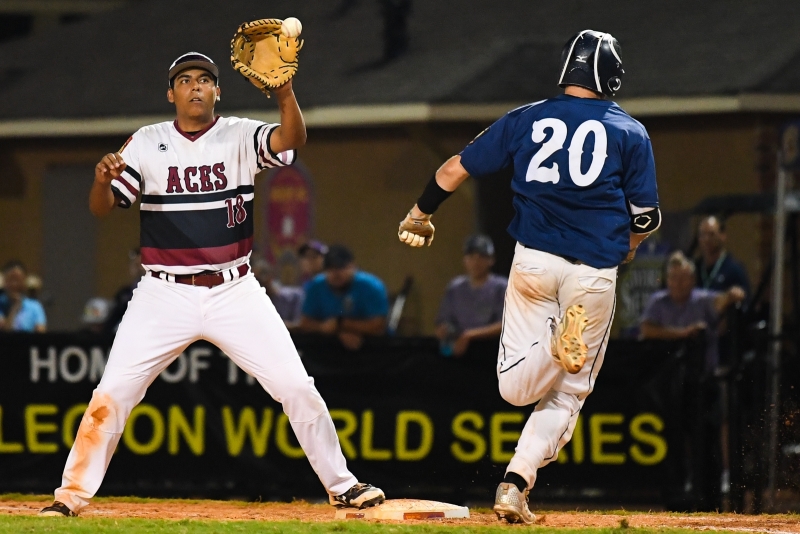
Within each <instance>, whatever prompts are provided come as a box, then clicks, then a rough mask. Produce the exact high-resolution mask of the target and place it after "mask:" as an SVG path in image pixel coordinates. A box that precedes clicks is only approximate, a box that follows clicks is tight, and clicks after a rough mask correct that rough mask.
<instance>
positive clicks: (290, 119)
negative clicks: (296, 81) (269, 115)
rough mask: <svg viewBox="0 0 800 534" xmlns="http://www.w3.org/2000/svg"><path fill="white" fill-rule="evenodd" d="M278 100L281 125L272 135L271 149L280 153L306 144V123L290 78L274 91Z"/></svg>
mask: <svg viewBox="0 0 800 534" xmlns="http://www.w3.org/2000/svg"><path fill="white" fill-rule="evenodd" d="M272 94H273V95H275V98H276V100H277V101H278V111H279V113H280V116H281V125H280V126H278V127H277V128H276V129H275V132H274V133H273V134H272V136H271V137H270V150H272V152H273V153H275V154H280V153H281V152H284V151H286V150H291V149H295V148H300V147H301V146H303V145H305V144H306V123H305V120H303V113H302V112H301V111H300V105H299V104H298V103H297V98H295V96H294V90H293V89H292V81H291V80H289V81H288V82H286V83H285V84H283V85H281V86H280V87H278V88H277V89H274V90H273V91H272Z"/></svg>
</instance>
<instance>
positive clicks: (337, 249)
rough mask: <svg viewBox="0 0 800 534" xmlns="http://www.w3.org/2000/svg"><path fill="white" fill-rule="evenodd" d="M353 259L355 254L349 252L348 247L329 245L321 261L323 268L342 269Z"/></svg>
mask: <svg viewBox="0 0 800 534" xmlns="http://www.w3.org/2000/svg"><path fill="white" fill-rule="evenodd" d="M353 260H355V256H353V253H352V252H350V249H349V248H347V247H346V246H344V245H331V246H330V247H329V248H328V253H327V254H325V261H324V262H323V268H324V269H326V270H327V269H343V268H344V267H347V266H348V265H350V264H351V263H353Z"/></svg>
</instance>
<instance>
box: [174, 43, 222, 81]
mask: <svg viewBox="0 0 800 534" xmlns="http://www.w3.org/2000/svg"><path fill="white" fill-rule="evenodd" d="M192 68H194V69H204V70H207V71H208V72H210V73H211V74H212V75H213V76H214V79H215V80H218V79H219V69H218V68H217V64H216V63H214V62H213V61H212V60H211V58H210V57H208V56H207V55H205V54H201V53H200V52H187V53H185V54H183V55H182V56H180V57H179V58H178V59H176V60H175V61H173V62H172V65H170V66H169V84H170V87H172V80H173V79H175V76H177V75H178V74H180V73H181V72H182V71H185V70H186V69H192Z"/></svg>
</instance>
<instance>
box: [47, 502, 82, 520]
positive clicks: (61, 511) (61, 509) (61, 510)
mask: <svg viewBox="0 0 800 534" xmlns="http://www.w3.org/2000/svg"><path fill="white" fill-rule="evenodd" d="M39 515H43V516H53V517H61V516H64V517H77V516H78V514H76V513H75V512H73V511H72V510H70V509H69V507H68V506H67V505H66V504H64V503H63V502H61V501H53V504H51V505H50V506H48V507H46V508H42V510H41V511H40V512H39Z"/></svg>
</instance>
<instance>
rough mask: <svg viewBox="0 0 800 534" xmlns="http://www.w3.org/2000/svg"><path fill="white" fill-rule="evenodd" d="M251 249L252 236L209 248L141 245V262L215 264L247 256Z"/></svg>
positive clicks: (186, 264) (168, 264) (176, 264)
mask: <svg viewBox="0 0 800 534" xmlns="http://www.w3.org/2000/svg"><path fill="white" fill-rule="evenodd" d="M251 250H253V238H252V236H251V237H248V238H246V239H242V240H241V241H239V242H238V243H233V244H231V245H224V246H221V247H209V248H172V249H163V248H153V247H142V248H141V252H142V263H143V264H145V265H166V266H184V267H189V266H192V265H206V264H210V265H216V264H220V263H228V262H231V261H233V260H235V259H237V258H241V257H243V256H247V255H248V254H249V253H250V251H251Z"/></svg>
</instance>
